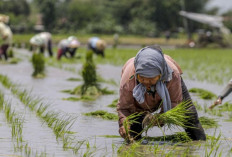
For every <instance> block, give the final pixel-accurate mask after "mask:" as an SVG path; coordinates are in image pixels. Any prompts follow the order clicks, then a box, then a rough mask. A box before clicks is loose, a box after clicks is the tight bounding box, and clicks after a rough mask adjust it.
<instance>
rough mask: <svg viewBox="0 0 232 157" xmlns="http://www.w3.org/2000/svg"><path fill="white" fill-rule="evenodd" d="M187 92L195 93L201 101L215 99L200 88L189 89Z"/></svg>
mask: <svg viewBox="0 0 232 157" xmlns="http://www.w3.org/2000/svg"><path fill="white" fill-rule="evenodd" d="M189 92H191V93H197V94H198V95H199V96H200V97H201V98H202V99H207V100H209V99H213V98H216V97H217V96H216V95H215V94H214V93H212V92H210V91H207V90H205V89H201V88H191V89H190V90H189Z"/></svg>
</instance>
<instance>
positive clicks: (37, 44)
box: [30, 32, 53, 57]
mask: <svg viewBox="0 0 232 157" xmlns="http://www.w3.org/2000/svg"><path fill="white" fill-rule="evenodd" d="M30 44H31V46H32V50H34V49H37V48H39V49H40V53H44V49H45V48H47V50H48V53H49V56H50V57H52V56H53V52H52V35H51V34H50V33H49V32H41V33H39V34H36V35H35V36H33V37H32V38H31V39H30Z"/></svg>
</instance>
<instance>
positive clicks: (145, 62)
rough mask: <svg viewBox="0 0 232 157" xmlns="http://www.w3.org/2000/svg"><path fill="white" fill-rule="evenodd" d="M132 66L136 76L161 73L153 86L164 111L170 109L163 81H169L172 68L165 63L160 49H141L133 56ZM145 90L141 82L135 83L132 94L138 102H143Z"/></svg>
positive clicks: (154, 75)
mask: <svg viewBox="0 0 232 157" xmlns="http://www.w3.org/2000/svg"><path fill="white" fill-rule="evenodd" d="M134 66H135V74H136V77H137V75H138V74H139V75H140V76H143V77H147V78H153V77H156V76H158V75H161V78H160V80H158V81H157V83H156V85H154V86H155V89H156V91H157V93H158V94H159V96H160V97H161V98H162V101H163V108H164V112H166V111H168V110H170V109H171V100H170V96H169V92H168V89H167V87H166V85H165V84H164V81H170V80H171V79H172V72H173V70H172V69H171V68H170V67H169V66H168V64H167V63H166V61H165V59H164V55H163V53H162V50H161V49H160V48H157V47H149V46H148V47H145V48H143V49H141V50H140V51H139V52H138V53H137V55H136V57H135V61H134ZM154 86H153V88H154ZM145 92H146V87H145V86H144V85H143V84H141V83H139V84H138V85H136V86H135V87H134V89H133V96H134V98H135V99H136V100H137V101H138V102H139V103H140V104H142V103H143V102H144V99H145V98H144V95H145Z"/></svg>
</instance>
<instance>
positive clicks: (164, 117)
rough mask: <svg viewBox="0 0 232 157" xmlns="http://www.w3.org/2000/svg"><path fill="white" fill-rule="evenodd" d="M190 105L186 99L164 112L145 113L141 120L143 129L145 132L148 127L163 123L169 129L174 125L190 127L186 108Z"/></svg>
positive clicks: (159, 125)
mask: <svg viewBox="0 0 232 157" xmlns="http://www.w3.org/2000/svg"><path fill="white" fill-rule="evenodd" d="M190 105H191V104H190V103H189V101H186V102H182V103H180V104H178V105H177V106H176V107H174V108H172V109H171V110H169V111H167V112H165V113H162V114H152V113H149V114H147V115H146V116H145V118H144V120H143V122H142V125H143V128H144V131H145V132H147V131H148V129H150V128H152V127H154V126H158V127H161V126H162V125H163V124H166V125H167V126H168V128H169V129H171V128H172V127H174V126H181V127H184V128H189V127H192V126H191V124H190V123H189V121H188V120H189V119H190V118H191V117H190V116H189V114H190V113H191V111H189V110H188V108H189V107H190Z"/></svg>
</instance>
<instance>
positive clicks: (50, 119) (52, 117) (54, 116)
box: [42, 112, 59, 128]
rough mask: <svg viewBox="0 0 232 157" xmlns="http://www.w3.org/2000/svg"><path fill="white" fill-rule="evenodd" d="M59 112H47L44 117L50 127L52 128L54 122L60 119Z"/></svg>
mask: <svg viewBox="0 0 232 157" xmlns="http://www.w3.org/2000/svg"><path fill="white" fill-rule="evenodd" d="M58 116H59V114H58V113H55V112H47V113H46V114H45V115H44V116H42V119H43V120H44V121H45V122H46V123H47V125H48V127H50V128H52V126H53V124H54V123H55V122H56V121H58Z"/></svg>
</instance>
